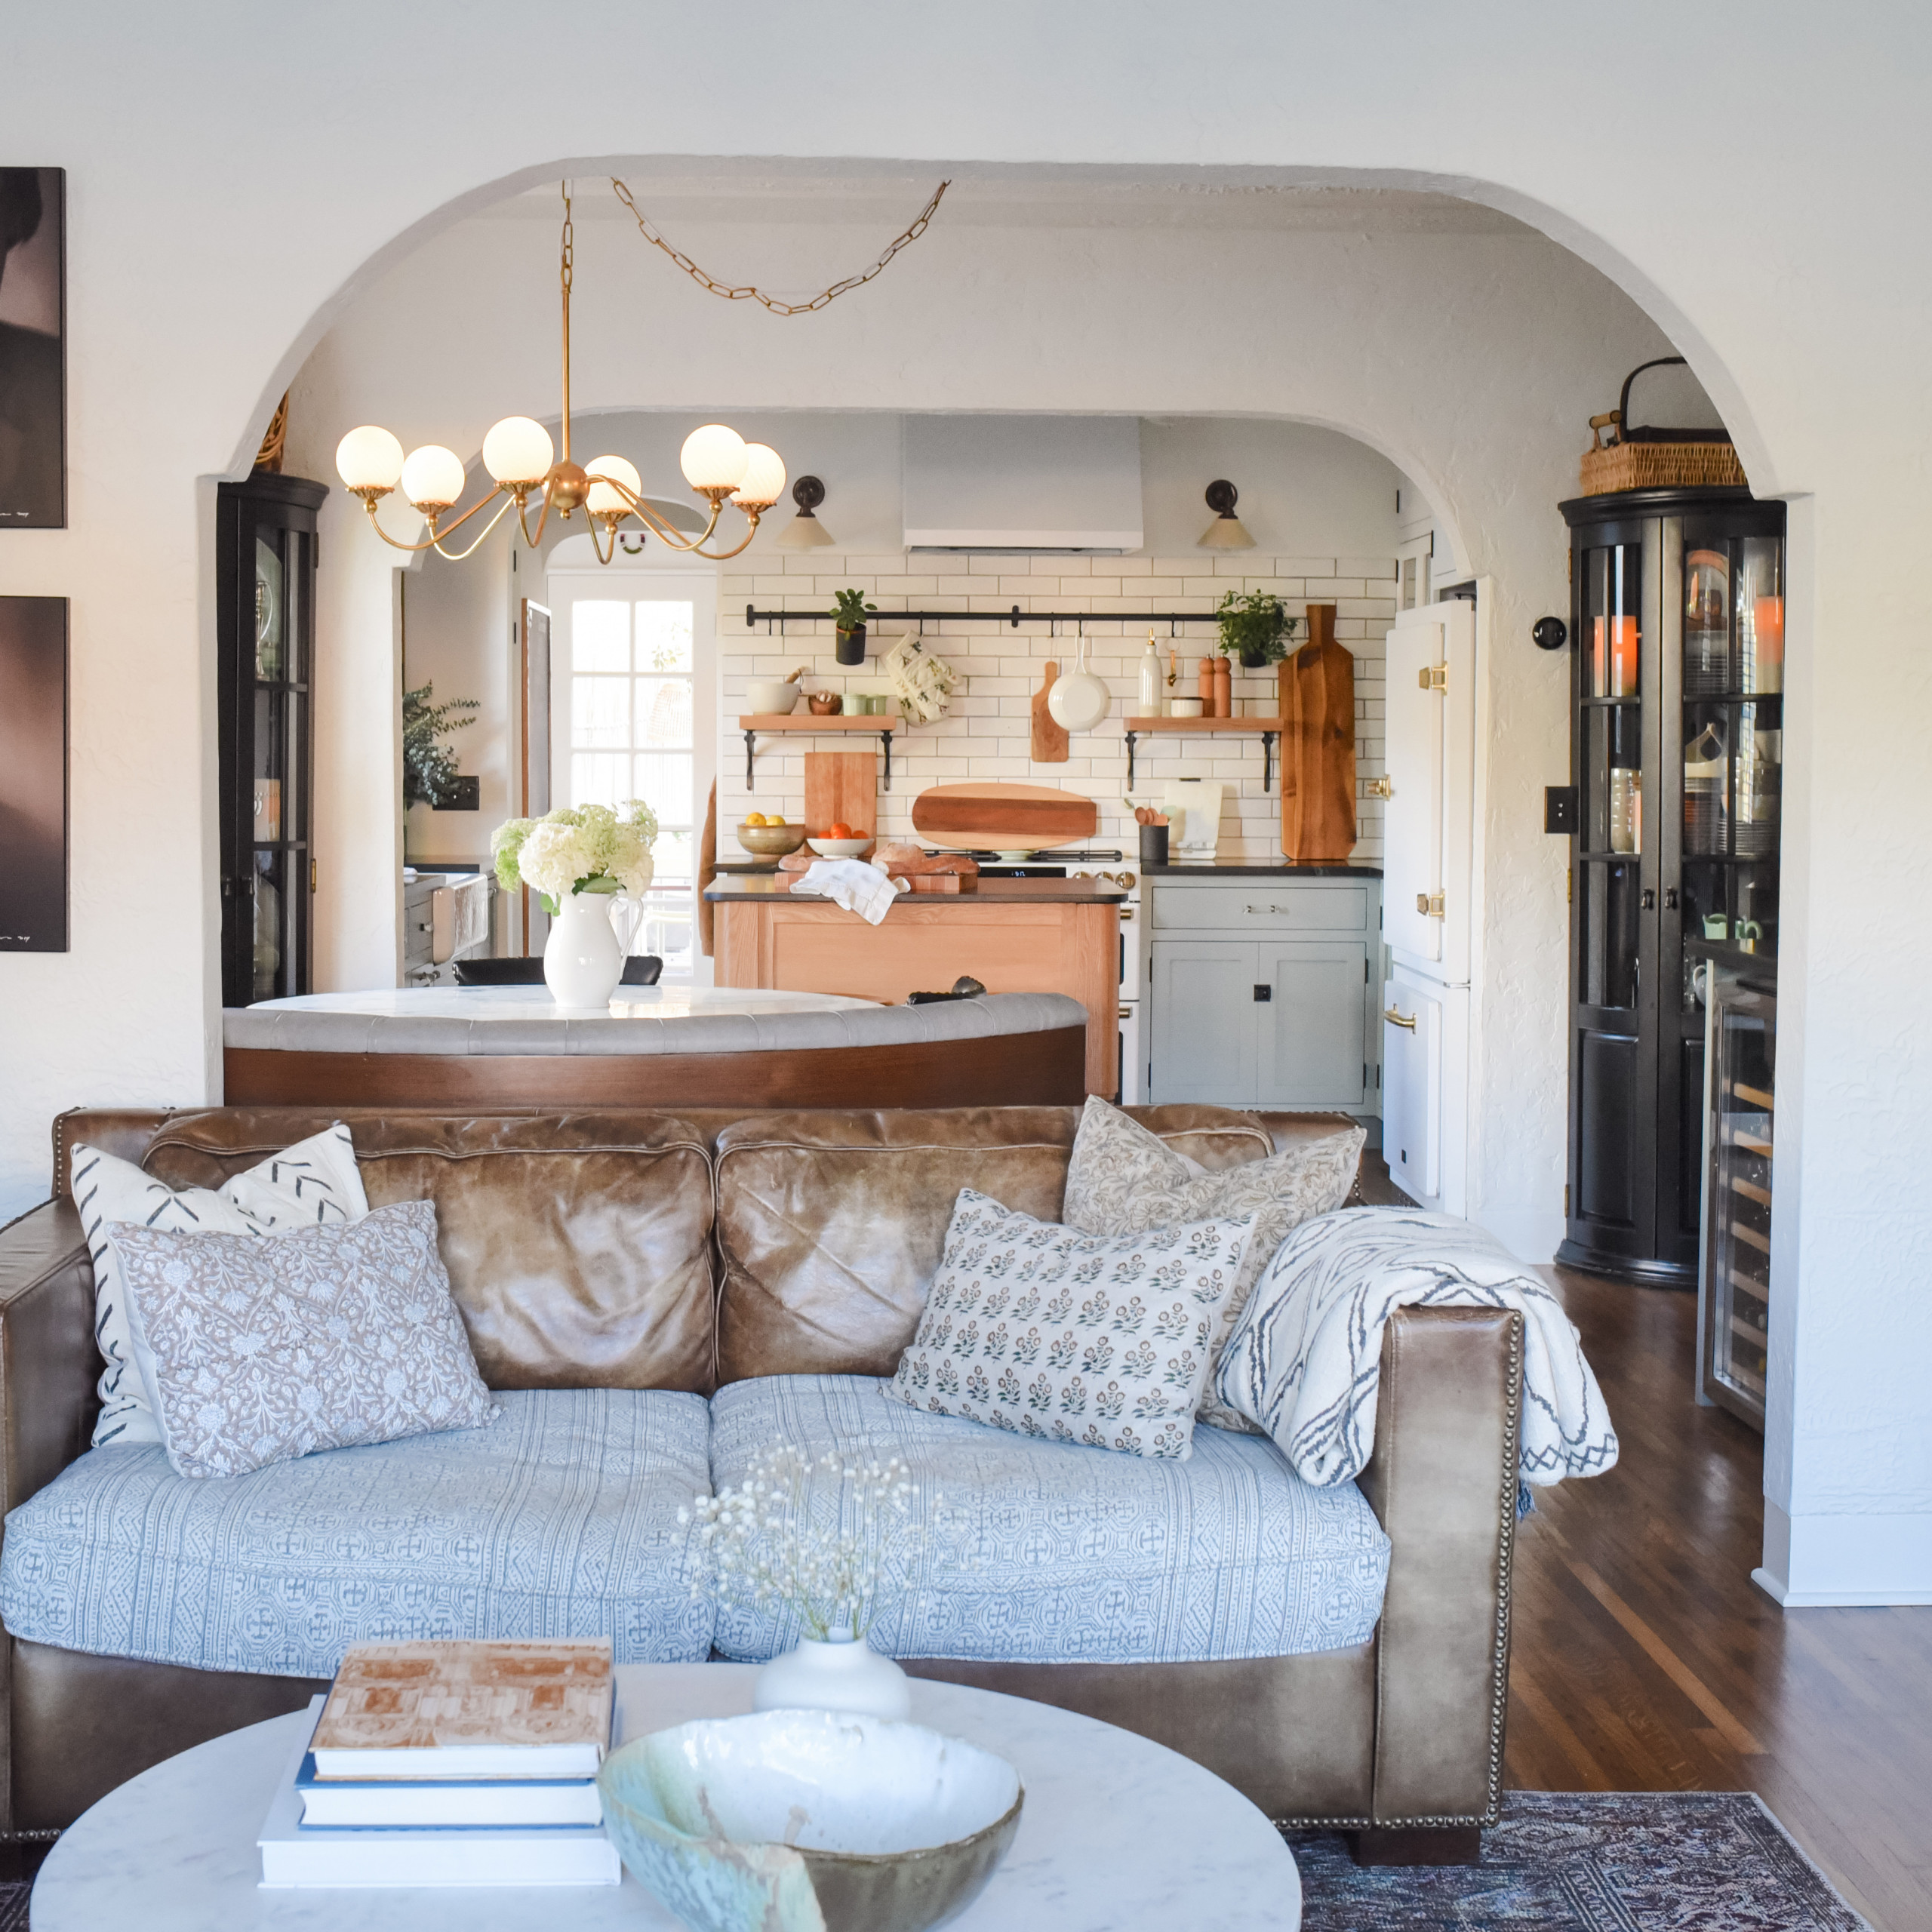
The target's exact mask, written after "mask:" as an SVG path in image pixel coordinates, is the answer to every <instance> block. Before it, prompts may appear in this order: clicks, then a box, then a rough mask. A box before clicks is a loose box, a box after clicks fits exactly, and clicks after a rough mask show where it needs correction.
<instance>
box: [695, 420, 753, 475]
mask: <svg viewBox="0 0 1932 1932" xmlns="http://www.w3.org/2000/svg"><path fill="white" fill-rule="evenodd" d="M748 461H749V452H748V451H746V448H745V439H744V438H743V437H742V436H741V435H739V434H738V432H737V430H735V429H726V428H725V426H724V424H723V423H706V425H705V426H704V427H703V429H694V430H693V431H692V432H691V434H690V435H688V436H687V437H686V438H685V446H684V448H682V449H681V450H680V451H678V466H679V468H681V469H682V470H683V471H684V472H685V481H686V482H687V483H688V484H689V485H691V488H693V489H694V490H723V491H732V490H735V489H736V488H737V487H738V485H740V483H742V482H743V481H744V480H745V466H746V463H747V462H748Z"/></svg>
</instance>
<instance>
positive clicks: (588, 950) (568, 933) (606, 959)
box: [543, 892, 624, 1007]
mask: <svg viewBox="0 0 1932 1932" xmlns="http://www.w3.org/2000/svg"><path fill="white" fill-rule="evenodd" d="M611 904H612V900H611V894H608V893H604V892H574V893H572V894H571V895H570V897H568V899H566V900H565V901H564V903H563V905H562V906H561V908H560V909H559V910H558V913H557V916H556V917H555V918H554V919H552V921H550V937H549V938H548V939H547V940H545V941H544V943H543V980H544V983H545V984H546V986H549V989H550V997H551V998H552V999H553V1000H555V1001H556V1002H557V1004H558V1005H559V1006H572V1007H608V1005H609V1004H611V995H612V994H613V993H614V992H616V991H617V983H618V981H619V980H621V979H622V978H623V977H624V952H623V947H622V946H620V945H618V943H617V934H616V932H615V931H614V930H613V929H612V928H611Z"/></svg>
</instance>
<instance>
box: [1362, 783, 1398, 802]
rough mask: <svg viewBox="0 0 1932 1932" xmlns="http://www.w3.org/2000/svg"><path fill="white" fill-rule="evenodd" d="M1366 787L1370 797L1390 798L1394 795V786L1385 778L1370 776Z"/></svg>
mask: <svg viewBox="0 0 1932 1932" xmlns="http://www.w3.org/2000/svg"><path fill="white" fill-rule="evenodd" d="M1367 789H1368V795H1369V796H1370V797H1371V798H1393V797H1394V796H1395V787H1394V786H1392V785H1391V784H1390V783H1389V781H1388V780H1387V779H1386V778H1371V780H1369V781H1368V787H1367Z"/></svg>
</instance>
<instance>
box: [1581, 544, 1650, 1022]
mask: <svg viewBox="0 0 1932 1932" xmlns="http://www.w3.org/2000/svg"><path fill="white" fill-rule="evenodd" d="M1642 588H1643V553H1642V551H1641V549H1640V547H1639V546H1638V545H1636V544H1635V543H1613V544H1607V545H1605V546H1603V547H1602V548H1601V549H1592V550H1589V551H1586V552H1585V553H1584V576H1583V621H1584V634H1583V649H1584V651H1585V653H1586V658H1585V663H1584V670H1583V675H1584V696H1583V716H1582V719H1581V725H1582V730H1581V734H1580V737H1581V743H1580V752H1581V759H1580V762H1581V767H1582V768H1581V770H1580V772H1579V774H1578V780H1579V792H1580V802H1581V804H1582V808H1583V823H1582V837H1581V839H1580V854H1579V856H1580V858H1581V859H1582V860H1583V866H1582V869H1581V870H1582V876H1581V878H1580V880H1579V881H1578V883H1579V884H1580V886H1581V888H1582V899H1583V909H1582V911H1581V912H1580V915H1579V917H1578V919H1577V928H1578V930H1577V939H1578V942H1579V943H1580V946H1581V948H1582V958H1581V961H1580V964H1581V966H1582V969H1583V970H1582V973H1581V975H1580V980H1581V985H1582V988H1583V1004H1585V1005H1586V1006H1597V1007H1633V1006H1635V1004H1637V995H1638V938H1639V934H1638V918H1637V914H1638V908H1639V905H1640V895H1641V883H1640V880H1639V873H1640V871H1641V867H1640V866H1638V864H1637V863H1635V861H1636V860H1637V859H1638V855H1639V854H1641V852H1642V851H1643V849H1644V795H1643V776H1644V774H1643V764H1644V755H1643V742H1642V740H1643V691H1642V682H1643V673H1642V653H1641V629H1640V625H1641V612H1640V605H1641V595H1642Z"/></svg>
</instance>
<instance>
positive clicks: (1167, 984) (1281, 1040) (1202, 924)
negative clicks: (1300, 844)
mask: <svg viewBox="0 0 1932 1932" xmlns="http://www.w3.org/2000/svg"><path fill="white" fill-rule="evenodd" d="M1379 884H1380V881H1377V880H1376V879H1374V878H1367V879H1365V880H1363V881H1360V882H1359V883H1351V884H1349V885H1348V886H1346V887H1345V888H1343V889H1340V890H1337V889H1336V888H1334V887H1333V886H1329V885H1324V884H1314V883H1309V884H1292V885H1281V884H1275V883H1273V882H1272V881H1269V882H1264V883H1263V884H1259V885H1257V886H1254V887H1252V888H1248V887H1247V882H1246V881H1244V882H1243V886H1244V888H1246V889H1243V890H1240V891H1231V890H1230V888H1229V884H1224V883H1220V882H1217V881H1214V880H1213V878H1212V877H1211V875H1204V876H1203V877H1201V878H1198V879H1196V878H1179V879H1170V878H1166V877H1162V876H1159V875H1156V876H1155V877H1152V878H1149V879H1148V881H1147V882H1146V891H1147V894H1148V897H1149V899H1150V900H1151V902H1152V903H1151V909H1150V920H1149V927H1148V929H1147V937H1146V940H1144V941H1143V943H1144V944H1145V945H1146V947H1147V962H1146V965H1147V973H1148V980H1147V985H1148V994H1149V997H1148V1000H1147V1004H1146V1011H1147V1012H1148V1014H1149V1021H1150V1025H1149V1038H1148V1041H1147V1059H1148V1065H1147V1080H1148V1088H1147V1094H1148V1099H1149V1101H1151V1102H1154V1103H1160V1102H1164V1101H1176V1100H1199V1101H1211V1102H1218V1103H1222V1104H1224V1105H1232V1106H1263V1107H1288V1108H1304V1109H1316V1108H1337V1109H1343V1110H1344V1111H1346V1112H1352V1113H1362V1112H1370V1113H1373V1112H1377V1111H1378V1110H1379V1108H1378V1101H1379V1096H1380V1068H1379V1066H1378V1065H1377V1057H1378V1048H1379V1044H1380V1037H1381V1034H1380V1027H1379V1026H1377V1024H1376V1023H1375V1021H1376V1017H1377V1016H1376V1013H1375V1011H1374V992H1375V986H1376V984H1377V983H1378V982H1379V980H1380V973H1379V971H1377V967H1378V965H1379V961H1380V951H1381V940H1380V891H1379ZM1233 920H1238V924H1235V923H1232V921H1233ZM1209 921H1214V923H1213V924H1210V923H1208V922H1209ZM1223 921H1230V923H1227V924H1223ZM1277 934H1280V935H1283V936H1282V937H1276V936H1275V935H1277ZM1287 934H1293V935H1294V937H1286V936H1285V935H1287Z"/></svg>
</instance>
